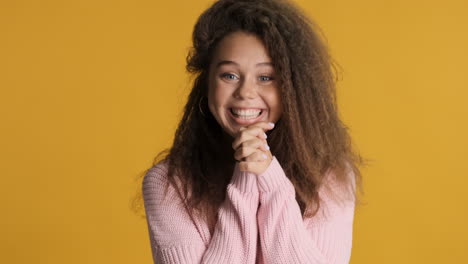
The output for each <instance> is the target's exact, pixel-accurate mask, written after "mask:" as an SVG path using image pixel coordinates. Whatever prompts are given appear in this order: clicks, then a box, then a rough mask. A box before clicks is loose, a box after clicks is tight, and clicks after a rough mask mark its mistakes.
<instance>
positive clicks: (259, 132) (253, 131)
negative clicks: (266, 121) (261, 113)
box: [232, 127, 267, 149]
mask: <svg viewBox="0 0 468 264" xmlns="http://www.w3.org/2000/svg"><path fill="white" fill-rule="evenodd" d="M253 138H259V139H266V138H267V135H266V134H265V132H264V131H263V129H262V128H260V127H251V128H247V129H245V130H243V131H240V132H239V134H238V136H237V137H236V138H235V139H234V141H233V142H232V148H233V149H237V148H238V147H239V146H240V145H241V144H242V143H243V142H245V141H247V140H250V139H253Z"/></svg>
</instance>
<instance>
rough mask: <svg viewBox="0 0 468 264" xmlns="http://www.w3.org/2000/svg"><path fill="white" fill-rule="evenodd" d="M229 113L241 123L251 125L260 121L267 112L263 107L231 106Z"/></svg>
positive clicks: (234, 119)
mask: <svg viewBox="0 0 468 264" xmlns="http://www.w3.org/2000/svg"><path fill="white" fill-rule="evenodd" d="M227 112H228V115H229V116H230V117H231V119H233V121H234V122H236V123H237V124H239V125H250V124H253V123H256V122H258V121H260V120H261V119H262V118H263V116H264V115H265V114H266V112H267V111H266V110H265V109H261V108H229V109H228V110H227Z"/></svg>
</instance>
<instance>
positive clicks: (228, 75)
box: [221, 73, 237, 80]
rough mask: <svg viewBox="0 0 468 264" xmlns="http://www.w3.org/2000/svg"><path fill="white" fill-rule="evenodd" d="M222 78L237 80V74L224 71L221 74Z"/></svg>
mask: <svg viewBox="0 0 468 264" xmlns="http://www.w3.org/2000/svg"><path fill="white" fill-rule="evenodd" d="M221 77H222V78H226V79H229V80H235V79H237V76H236V75H234V74H231V73H224V74H222V75H221Z"/></svg>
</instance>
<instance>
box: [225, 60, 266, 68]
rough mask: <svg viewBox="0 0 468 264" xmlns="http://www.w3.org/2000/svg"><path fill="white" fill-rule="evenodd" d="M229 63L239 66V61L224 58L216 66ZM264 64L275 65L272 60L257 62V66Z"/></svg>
mask: <svg viewBox="0 0 468 264" xmlns="http://www.w3.org/2000/svg"><path fill="white" fill-rule="evenodd" d="M229 64H234V65H236V66H239V64H238V63H237V62H235V61H230V60H222V61H220V62H218V63H217V64H216V68H219V67H221V66H223V65H229ZM263 65H267V66H272V67H273V63H271V62H260V63H257V64H255V66H263Z"/></svg>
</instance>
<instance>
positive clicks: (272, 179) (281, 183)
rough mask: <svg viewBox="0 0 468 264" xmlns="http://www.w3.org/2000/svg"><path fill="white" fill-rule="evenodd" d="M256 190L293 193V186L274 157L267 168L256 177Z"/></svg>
mask: <svg viewBox="0 0 468 264" xmlns="http://www.w3.org/2000/svg"><path fill="white" fill-rule="evenodd" d="M258 188H259V189H260V192H273V191H278V190H288V189H289V190H290V191H292V192H293V193H294V192H295V188H294V185H293V184H292V182H291V181H290V180H289V179H288V177H287V176H286V174H285V173H284V170H283V168H282V167H281V165H280V164H279V162H278V160H277V159H276V157H275V156H273V159H272V160H271V163H270V165H269V166H268V168H267V169H266V170H265V171H264V172H263V173H261V174H259V175H258Z"/></svg>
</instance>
